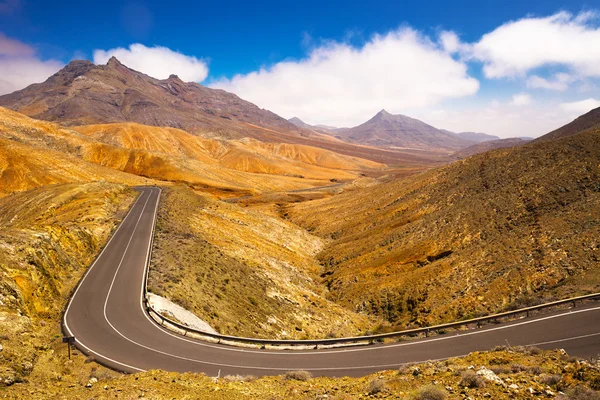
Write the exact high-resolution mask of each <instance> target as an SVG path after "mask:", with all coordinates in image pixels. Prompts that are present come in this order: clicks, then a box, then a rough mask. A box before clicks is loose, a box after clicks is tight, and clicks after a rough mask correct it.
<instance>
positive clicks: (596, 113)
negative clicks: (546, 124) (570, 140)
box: [535, 107, 600, 142]
mask: <svg viewBox="0 0 600 400" xmlns="http://www.w3.org/2000/svg"><path fill="white" fill-rule="evenodd" d="M592 129H594V130H598V129H600V107H598V108H595V109H593V110H592V111H590V112H588V113H585V114H583V115H581V116H579V117H577V118H576V119H575V120H574V121H572V122H570V123H568V124H566V125H564V126H561V127H560V128H558V129H556V130H554V131H552V132H550V133H548V134H546V135H544V136H542V137H539V138H537V139H535V141H536V142H547V141H550V140H555V139H560V138H564V137H568V136H572V135H576V134H578V133H579V132H582V131H586V130H592Z"/></svg>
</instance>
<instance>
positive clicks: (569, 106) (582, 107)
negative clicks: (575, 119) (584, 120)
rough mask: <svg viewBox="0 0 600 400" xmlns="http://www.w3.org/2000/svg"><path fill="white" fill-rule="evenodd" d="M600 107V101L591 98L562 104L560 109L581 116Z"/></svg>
mask: <svg viewBox="0 0 600 400" xmlns="http://www.w3.org/2000/svg"><path fill="white" fill-rule="evenodd" d="M598 107H600V100H596V99H594V98H591V97H590V98H589V99H585V100H579V101H572V102H569V103H561V104H560V108H561V109H562V110H564V111H567V112H569V113H572V114H576V115H580V114H585V113H587V112H588V111H591V110H593V109H594V108H598Z"/></svg>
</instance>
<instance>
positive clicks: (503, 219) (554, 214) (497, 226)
mask: <svg viewBox="0 0 600 400" xmlns="http://www.w3.org/2000/svg"><path fill="white" fill-rule="evenodd" d="M595 111H597V110H595ZM584 117H585V118H584ZM575 122H576V123H575V124H573V123H571V124H568V125H566V126H565V127H563V128H561V129H559V130H557V131H554V132H551V133H550V134H548V135H546V136H545V137H542V138H540V139H538V140H536V141H533V142H531V143H528V144H525V145H524V146H519V147H514V148H509V149H500V150H496V151H491V152H486V153H483V154H477V155H475V156H472V157H469V158H466V159H464V160H460V161H456V162H454V163H452V164H450V165H448V166H445V167H441V168H436V169H431V170H429V171H427V172H424V173H421V174H419V175H413V176H411V177H408V178H405V179H394V180H390V181H389V182H387V183H383V184H381V185H375V186H371V187H367V188H364V189H357V190H355V191H352V192H347V193H342V194H340V195H338V196H334V197H331V198H329V199H322V200H316V201H312V202H308V203H299V204H295V205H290V206H289V207H288V208H287V209H286V213H287V215H288V217H289V218H290V219H291V220H292V221H293V222H295V223H297V224H299V225H301V226H303V227H304V228H306V229H307V230H309V231H310V232H313V233H314V234H317V235H319V236H321V237H323V238H327V239H330V240H331V241H330V243H329V245H328V246H327V247H326V248H325V249H324V250H323V251H322V252H321V253H320V255H319V257H320V259H321V262H322V265H323V271H322V275H321V277H322V279H323V283H324V284H325V285H327V287H328V289H329V296H330V298H331V299H333V300H335V301H336V302H338V303H340V304H342V305H345V306H346V307H348V308H350V309H352V310H355V311H363V312H366V313H374V314H377V315H379V316H382V317H384V318H386V319H387V320H388V321H390V322H391V323H393V324H395V325H397V326H398V327H404V326H411V325H427V324H434V323H438V322H447V321H452V320H456V319H461V318H469V317H473V316H476V315H480V314H486V313H493V312H497V311H502V310H506V309H509V308H515V307H522V306H525V305H530V304H534V303H535V302H542V301H546V300H551V299H557V298H565V297H570V296H575V295H579V294H584V293H594V292H598V291H600V268H599V264H598V260H600V244H599V242H598V237H600V224H599V223H598V222H597V220H598V219H597V218H596V217H595V216H597V215H600V185H599V184H598V182H600V169H599V168H598V165H600V129H598V127H599V126H600V113H599V112H594V113H592V114H589V113H588V114H586V115H585V116H583V117H580V118H578V119H577V120H576V121H575ZM579 128H582V129H583V131H581V130H580V131H578V130H577V129H579ZM556 132H559V133H560V134H558V135H557V134H556ZM557 136H558V137H557Z"/></svg>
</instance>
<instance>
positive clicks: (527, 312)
mask: <svg viewBox="0 0 600 400" xmlns="http://www.w3.org/2000/svg"><path fill="white" fill-rule="evenodd" d="M525 314H526V315H527V318H529V310H527V311H526V312H525Z"/></svg>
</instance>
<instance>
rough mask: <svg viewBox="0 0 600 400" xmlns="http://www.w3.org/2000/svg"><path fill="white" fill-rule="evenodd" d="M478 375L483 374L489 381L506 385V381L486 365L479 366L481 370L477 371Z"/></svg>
mask: <svg viewBox="0 0 600 400" xmlns="http://www.w3.org/2000/svg"><path fill="white" fill-rule="evenodd" d="M477 375H479V376H481V377H482V378H483V379H485V380H486V381H488V382H493V383H495V384H497V385H504V381H503V380H502V379H500V377H499V376H498V375H496V374H495V373H494V371H492V370H490V369H487V368H485V367H481V368H479V370H478V371H477Z"/></svg>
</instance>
